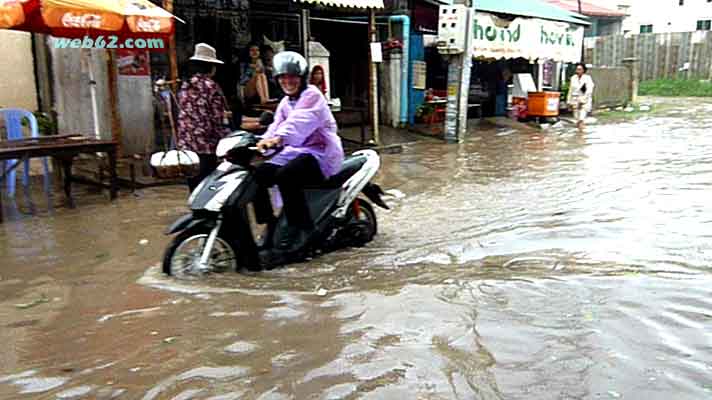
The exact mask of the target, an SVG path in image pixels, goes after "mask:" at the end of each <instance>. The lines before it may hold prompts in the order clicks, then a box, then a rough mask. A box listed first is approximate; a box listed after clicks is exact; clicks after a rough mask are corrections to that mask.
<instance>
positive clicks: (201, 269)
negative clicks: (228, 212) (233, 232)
mask: <svg viewBox="0 0 712 400" xmlns="http://www.w3.org/2000/svg"><path fill="white" fill-rule="evenodd" d="M209 235H210V230H209V229H207V228H203V227H196V228H193V229H189V230H187V231H185V232H182V233H181V234H179V235H178V236H176V237H175V238H174V239H173V241H172V242H171V244H170V245H169V246H168V249H166V253H165V255H164V256H163V272H164V273H165V274H167V275H171V276H174V277H176V278H179V279H189V278H195V277H198V276H201V275H203V274H206V273H213V272H226V271H236V270H237V249H236V247H235V245H234V244H232V241H231V240H228V239H226V238H224V237H222V236H221V235H220V234H218V236H217V237H216V238H215V244H214V245H213V250H212V251H211V252H210V257H209V258H208V263H207V266H202V265H200V259H201V256H202V255H203V250H204V249H205V244H206V243H207V242H208V236H209Z"/></svg>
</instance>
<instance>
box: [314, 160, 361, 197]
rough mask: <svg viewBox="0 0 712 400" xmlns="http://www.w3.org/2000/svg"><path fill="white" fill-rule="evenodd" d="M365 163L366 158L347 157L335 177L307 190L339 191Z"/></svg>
mask: <svg viewBox="0 0 712 400" xmlns="http://www.w3.org/2000/svg"><path fill="white" fill-rule="evenodd" d="M365 163H366V157H364V156H362V155H358V156H350V157H347V158H346V159H345V160H344V163H343V165H342V166H341V170H340V171H339V172H338V173H337V174H336V175H334V176H332V177H330V178H329V179H327V180H326V181H324V182H322V183H320V184H318V185H315V186H310V187H309V189H339V188H341V186H342V185H343V184H344V183H345V182H346V181H347V180H349V178H351V177H352V176H354V175H355V174H356V173H357V172H358V171H359V170H360V169H361V167H363V165H364V164H365Z"/></svg>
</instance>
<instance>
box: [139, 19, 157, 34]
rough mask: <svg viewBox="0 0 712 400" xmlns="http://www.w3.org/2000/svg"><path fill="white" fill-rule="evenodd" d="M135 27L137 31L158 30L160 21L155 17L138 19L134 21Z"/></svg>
mask: <svg viewBox="0 0 712 400" xmlns="http://www.w3.org/2000/svg"><path fill="white" fill-rule="evenodd" d="M136 29H137V30H138V31H139V32H159V31H160V30H161V21H160V20H158V19H156V18H151V19H139V20H138V22H136Z"/></svg>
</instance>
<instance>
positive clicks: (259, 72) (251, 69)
mask: <svg viewBox="0 0 712 400" xmlns="http://www.w3.org/2000/svg"><path fill="white" fill-rule="evenodd" d="M240 76H241V79H240V85H242V86H243V88H244V100H245V103H255V102H259V103H260V104H265V103H267V102H268V101H269V85H268V83H267V74H266V70H265V66H264V63H263V62H262V58H261V57H260V47H259V46H257V45H256V44H255V45H251V46H250V61H249V62H247V63H244V64H243V65H242V71H241V74H240Z"/></svg>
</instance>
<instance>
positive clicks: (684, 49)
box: [584, 31, 712, 81]
mask: <svg viewBox="0 0 712 400" xmlns="http://www.w3.org/2000/svg"><path fill="white" fill-rule="evenodd" d="M626 58H637V59H639V60H640V80H641V81H645V80H651V79H663V78H669V79H712V32H707V31H697V32H681V33H656V34H652V33H651V34H641V35H615V36H601V37H596V38H588V39H586V45H585V54H584V60H585V62H586V63H587V64H593V65H594V66H609V67H619V66H622V65H623V63H622V60H624V59H626Z"/></svg>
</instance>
